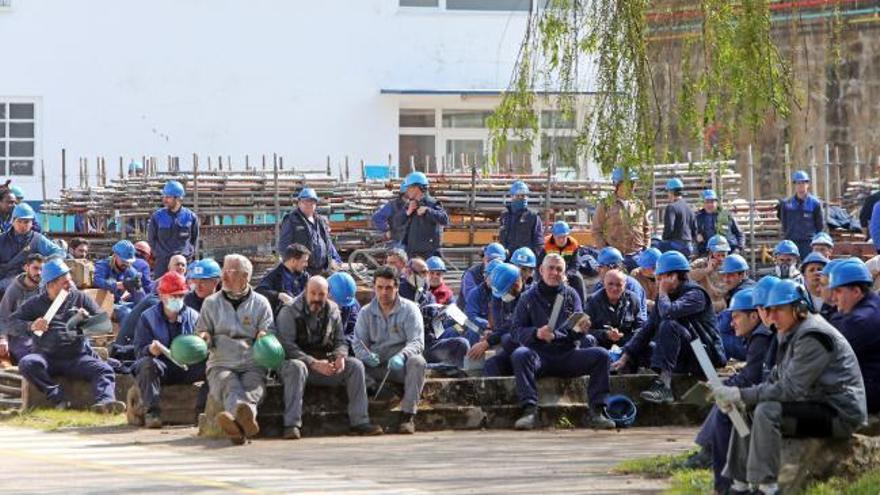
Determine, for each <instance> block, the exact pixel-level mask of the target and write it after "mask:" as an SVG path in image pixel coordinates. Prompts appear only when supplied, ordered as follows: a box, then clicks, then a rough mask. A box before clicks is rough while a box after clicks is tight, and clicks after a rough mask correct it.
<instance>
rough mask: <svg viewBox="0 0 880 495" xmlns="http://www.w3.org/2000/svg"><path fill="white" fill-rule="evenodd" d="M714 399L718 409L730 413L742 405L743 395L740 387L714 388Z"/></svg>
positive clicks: (719, 386) (725, 386) (723, 386)
mask: <svg viewBox="0 0 880 495" xmlns="http://www.w3.org/2000/svg"><path fill="white" fill-rule="evenodd" d="M712 398H713V399H715V404H717V405H718V409H721V410H722V411H723V412H725V413H729V412H730V411H732V410H733V408H734V407H737V406H739V405H740V404H742V393H740V391H739V387H729V386H727V385H718V386H715V387H712Z"/></svg>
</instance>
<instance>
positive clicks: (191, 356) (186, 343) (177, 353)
mask: <svg viewBox="0 0 880 495" xmlns="http://www.w3.org/2000/svg"><path fill="white" fill-rule="evenodd" d="M171 356H172V357H173V358H174V360H175V361H177V362H178V363H180V364H185V365H187V366H189V365H191V364H196V363H201V362H202V361H204V360H205V359H208V344H206V343H205V341H204V340H203V339H202V338H201V337H198V336H195V335H178V336H177V337H175V338H174V340H172V341H171Z"/></svg>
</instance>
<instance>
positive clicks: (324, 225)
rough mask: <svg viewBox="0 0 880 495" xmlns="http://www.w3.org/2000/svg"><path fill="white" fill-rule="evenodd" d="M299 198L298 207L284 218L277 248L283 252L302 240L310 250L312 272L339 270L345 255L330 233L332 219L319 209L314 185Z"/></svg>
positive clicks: (308, 267)
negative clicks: (327, 217)
mask: <svg viewBox="0 0 880 495" xmlns="http://www.w3.org/2000/svg"><path fill="white" fill-rule="evenodd" d="M296 198H297V202H296V209H294V210H293V211H291V212H290V213H288V214H286V215H284V218H283V219H282V220H281V234H280V235H279V239H278V246H277V248H276V249H277V250H278V253H279V254H283V253H284V252H285V250H286V249H287V246H289V245H291V244H294V243H297V244H301V245H303V246H305V247H306V248H307V249H308V250H309V253H310V254H309V263H308V266H307V267H306V271H307V272H308V273H309V274H310V275H320V274H322V273H330V272H334V271H336V270H337V268H338V265H341V264H342V258H340V257H339V253H338V252H337V251H336V246H334V245H333V238H332V237H330V223H329V222H328V221H327V219H326V218H325V217H324V216H322V215H319V214H318V212H317V209H318V201H319V198H318V194H317V193H316V192H315V190H314V189H312V188H311V187H304V188H302V190H301V191H300V192H299V194H298V195H297V196H296Z"/></svg>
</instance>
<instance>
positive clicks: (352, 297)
mask: <svg viewBox="0 0 880 495" xmlns="http://www.w3.org/2000/svg"><path fill="white" fill-rule="evenodd" d="M327 285H328V286H329V287H330V300H331V301H333V302H335V303H336V305H337V306H339V317H340V318H341V319H342V333H344V334H345V338H346V341H347V342H348V347H349V349H351V341H352V340H354V327H355V325H356V324H357V317H358V313H360V312H361V305H360V303H358V301H357V297H356V296H357V284H356V283H355V281H354V278H352V276H351V275H349V274H348V273H345V272H336V273H334V274H333V275H330V277H329V278H328V279H327ZM352 352H354V351H352Z"/></svg>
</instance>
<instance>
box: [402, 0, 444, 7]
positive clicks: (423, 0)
mask: <svg viewBox="0 0 880 495" xmlns="http://www.w3.org/2000/svg"><path fill="white" fill-rule="evenodd" d="M438 5H440V0H400V6H401V7H437V6H438Z"/></svg>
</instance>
